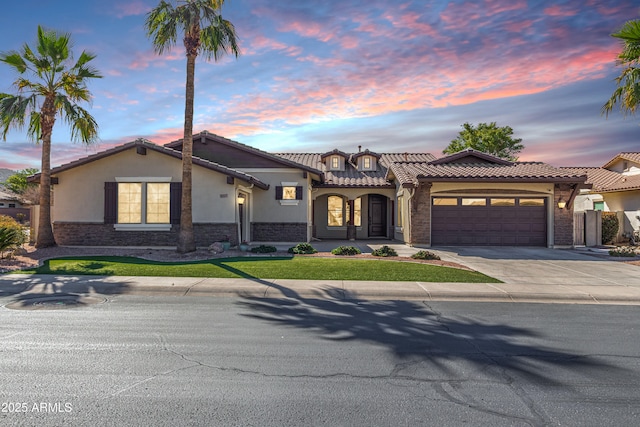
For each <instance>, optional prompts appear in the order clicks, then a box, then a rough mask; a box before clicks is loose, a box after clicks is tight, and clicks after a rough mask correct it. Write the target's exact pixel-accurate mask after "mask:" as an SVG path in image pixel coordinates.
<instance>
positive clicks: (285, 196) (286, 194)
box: [282, 187, 296, 200]
mask: <svg viewBox="0 0 640 427" xmlns="http://www.w3.org/2000/svg"><path fill="white" fill-rule="evenodd" d="M295 199H296V187H282V200H295Z"/></svg>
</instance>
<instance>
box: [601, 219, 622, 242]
mask: <svg viewBox="0 0 640 427" xmlns="http://www.w3.org/2000/svg"><path fill="white" fill-rule="evenodd" d="M618 227H620V223H619V222H618V216H617V215H616V214H615V212H602V243H603V244H607V243H609V242H611V241H613V239H615V237H616V236H617V235H618Z"/></svg>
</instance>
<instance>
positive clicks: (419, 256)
mask: <svg viewBox="0 0 640 427" xmlns="http://www.w3.org/2000/svg"><path fill="white" fill-rule="evenodd" d="M411 258H413V259H440V257H439V256H438V255H436V254H434V253H433V252H429V251H419V252H416V253H415V254H413V255H411Z"/></svg>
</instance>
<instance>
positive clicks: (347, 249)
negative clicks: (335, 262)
mask: <svg viewBox="0 0 640 427" xmlns="http://www.w3.org/2000/svg"><path fill="white" fill-rule="evenodd" d="M331 253H332V254H334V255H358V254H361V253H362V252H361V251H360V249H358V248H356V247H354V246H338V247H337V248H335V249H333V250H332V251H331Z"/></svg>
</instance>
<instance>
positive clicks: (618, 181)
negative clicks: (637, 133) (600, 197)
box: [560, 153, 640, 193]
mask: <svg viewBox="0 0 640 427" xmlns="http://www.w3.org/2000/svg"><path fill="white" fill-rule="evenodd" d="M637 154H639V159H640V153H637ZM628 160H632V159H631V158H629V159H628ZM632 161H633V160H632ZM560 169H562V170H565V171H567V172H570V173H576V174H580V173H581V174H585V175H587V184H591V185H593V188H592V190H591V192H592V193H607V192H614V191H629V190H638V189H640V175H623V174H621V173H619V172H615V171H611V170H609V169H604V168H597V167H578V168H575V167H563V168H560Z"/></svg>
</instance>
